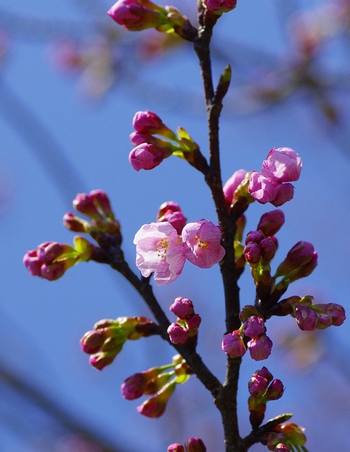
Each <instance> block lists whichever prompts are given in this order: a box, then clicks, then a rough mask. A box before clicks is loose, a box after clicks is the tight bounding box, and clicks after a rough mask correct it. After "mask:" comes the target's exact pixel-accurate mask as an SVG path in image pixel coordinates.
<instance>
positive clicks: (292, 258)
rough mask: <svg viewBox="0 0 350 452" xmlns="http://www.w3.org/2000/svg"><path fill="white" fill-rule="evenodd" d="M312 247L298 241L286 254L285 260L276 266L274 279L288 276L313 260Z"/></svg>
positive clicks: (309, 244)
mask: <svg viewBox="0 0 350 452" xmlns="http://www.w3.org/2000/svg"><path fill="white" fill-rule="evenodd" d="M314 251H315V250H314V247H313V245H312V244H311V243H309V242H303V241H300V242H298V243H297V244H296V245H294V246H293V248H291V249H290V251H289V252H288V254H287V257H286V258H285V260H284V261H283V262H282V263H281V264H280V265H279V266H278V268H277V271H276V275H275V276H276V277H278V276H284V275H287V274H289V273H290V272H292V271H293V270H295V269H299V268H301V267H303V266H305V265H306V264H307V263H308V262H310V261H311V260H313V259H314Z"/></svg>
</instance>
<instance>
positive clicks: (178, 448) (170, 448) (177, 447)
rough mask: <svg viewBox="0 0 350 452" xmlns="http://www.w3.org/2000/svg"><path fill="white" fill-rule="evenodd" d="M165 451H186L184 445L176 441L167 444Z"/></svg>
mask: <svg viewBox="0 0 350 452" xmlns="http://www.w3.org/2000/svg"><path fill="white" fill-rule="evenodd" d="M167 452H186V451H185V448H184V446H182V445H181V444H178V443H174V444H170V446H168V449H167Z"/></svg>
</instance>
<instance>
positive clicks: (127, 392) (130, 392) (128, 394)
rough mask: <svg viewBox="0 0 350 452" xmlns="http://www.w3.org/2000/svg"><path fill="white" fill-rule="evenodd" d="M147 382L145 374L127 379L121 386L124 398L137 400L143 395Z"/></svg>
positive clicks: (138, 374)
mask: <svg viewBox="0 0 350 452" xmlns="http://www.w3.org/2000/svg"><path fill="white" fill-rule="evenodd" d="M146 384H147V380H146V378H145V376H144V374H143V373H137V374H134V375H132V376H131V377H129V378H127V379H126V380H125V381H124V383H123V384H122V385H121V391H122V396H123V397H124V399H127V400H135V399H138V398H139V397H141V396H142V395H143V391H144V389H145V387H146Z"/></svg>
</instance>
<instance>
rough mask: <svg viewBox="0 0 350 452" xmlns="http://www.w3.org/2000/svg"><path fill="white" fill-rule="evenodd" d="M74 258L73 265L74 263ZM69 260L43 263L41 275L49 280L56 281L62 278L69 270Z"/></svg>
mask: <svg viewBox="0 0 350 452" xmlns="http://www.w3.org/2000/svg"><path fill="white" fill-rule="evenodd" d="M74 261H75V260H74V259H73V263H72V265H74ZM67 263H68V262H67V260H65V261H61V262H54V263H53V264H43V265H42V266H41V270H40V276H41V277H42V278H44V279H47V280H48V281H56V280H57V279H59V278H61V277H62V276H63V275H64V273H65V271H66V270H67V267H66V265H67Z"/></svg>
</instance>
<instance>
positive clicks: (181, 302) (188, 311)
mask: <svg viewBox="0 0 350 452" xmlns="http://www.w3.org/2000/svg"><path fill="white" fill-rule="evenodd" d="M169 309H170V311H171V312H172V313H173V314H175V315H176V316H177V317H179V319H186V317H189V316H191V315H193V314H194V306H193V303H192V301H191V300H189V299H188V298H184V297H177V298H175V301H174V303H173V304H172V305H171V306H170V308H169Z"/></svg>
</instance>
